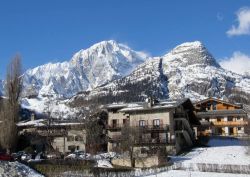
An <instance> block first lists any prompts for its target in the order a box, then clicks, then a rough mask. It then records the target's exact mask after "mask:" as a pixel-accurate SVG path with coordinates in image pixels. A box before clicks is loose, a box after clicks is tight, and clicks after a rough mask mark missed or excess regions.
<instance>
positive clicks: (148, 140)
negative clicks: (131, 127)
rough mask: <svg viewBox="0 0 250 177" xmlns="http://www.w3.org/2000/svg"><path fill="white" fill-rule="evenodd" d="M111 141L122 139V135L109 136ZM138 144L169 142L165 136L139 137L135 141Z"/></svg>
mask: <svg viewBox="0 0 250 177" xmlns="http://www.w3.org/2000/svg"><path fill="white" fill-rule="evenodd" d="M108 140H109V141H110V142H119V141H122V135H113V136H111V137H109V138H108ZM134 143H135V144H138V145H148V144H167V143H169V142H168V140H167V139H165V138H138V139H137V140H135V141H134Z"/></svg>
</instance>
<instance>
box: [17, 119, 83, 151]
mask: <svg viewBox="0 0 250 177" xmlns="http://www.w3.org/2000/svg"><path fill="white" fill-rule="evenodd" d="M17 126H18V130H19V135H24V136H28V137H30V139H31V143H32V144H33V146H36V148H41V146H42V148H41V150H44V148H45V146H47V147H46V149H47V148H50V147H48V144H47V142H48V140H49V141H50V142H51V143H50V145H51V146H52V149H53V150H55V151H56V152H60V153H62V154H65V153H69V152H74V151H76V150H79V151H85V145H86V132H85V128H84V124H83V123H81V122H54V121H53V122H52V123H50V124H48V120H45V119H38V120H34V119H32V120H31V121H26V122H25V121H23V122H19V123H18V124H17ZM50 145H49V146H50Z"/></svg>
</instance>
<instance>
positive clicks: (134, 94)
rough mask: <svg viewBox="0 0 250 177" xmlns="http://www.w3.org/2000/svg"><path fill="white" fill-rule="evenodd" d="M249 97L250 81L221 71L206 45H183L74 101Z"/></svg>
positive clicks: (194, 43)
mask: <svg viewBox="0 0 250 177" xmlns="http://www.w3.org/2000/svg"><path fill="white" fill-rule="evenodd" d="M235 88H237V89H239V90H242V91H245V92H247V93H250V79H249V78H248V77H245V76H241V75H238V74H235V73H232V72H230V71H227V70H225V69H223V68H221V67H220V65H219V64H218V63H217V62H216V60H215V59H214V58H213V56H212V55H211V54H210V53H209V52H208V50H207V49H206V48H205V47H204V45H203V44H202V43H201V42H199V41H195V42H189V43H183V44H181V45H179V46H177V47H175V48H174V49H173V50H172V51H170V52H169V53H167V54H166V55H164V56H162V57H155V58H153V59H149V60H147V61H145V62H144V63H142V64H141V65H139V66H138V67H137V68H136V69H135V70H134V71H133V72H132V73H131V74H130V75H128V76H126V77H124V78H122V79H118V80H115V81H113V82H110V83H108V84H106V85H104V86H101V87H98V88H96V89H94V90H92V91H91V92H89V93H85V94H83V95H77V96H75V97H74V98H73V99H72V102H74V101H75V100H77V101H79V100H81V98H85V99H86V100H91V99H95V100H98V101H99V102H102V103H107V102H122V101H126V102H130V101H142V100H143V98H145V96H146V95H150V96H155V97H157V98H162V99H165V98H170V99H180V98H184V97H187V98H190V99H191V100H193V101H196V100H200V99H204V98H206V97H219V98H223V97H224V96H229V95H230V92H228V91H229V90H231V89H235Z"/></svg>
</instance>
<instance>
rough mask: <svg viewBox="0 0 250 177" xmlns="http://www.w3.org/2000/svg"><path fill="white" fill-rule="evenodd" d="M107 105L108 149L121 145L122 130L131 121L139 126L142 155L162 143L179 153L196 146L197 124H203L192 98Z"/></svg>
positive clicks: (131, 123) (134, 125)
mask: <svg viewBox="0 0 250 177" xmlns="http://www.w3.org/2000/svg"><path fill="white" fill-rule="evenodd" d="M106 109H107V111H108V128H107V130H108V131H107V132H108V133H107V136H108V138H109V141H108V151H109V152H111V151H114V149H115V148H117V147H119V144H120V140H121V136H123V135H122V131H121V130H122V129H123V128H124V126H125V125H129V126H130V127H134V128H135V129H138V130H140V131H139V132H140V135H139V139H138V140H137V141H138V142H137V148H138V149H139V153H140V154H141V156H147V153H149V152H148V151H149V149H150V147H163V148H164V149H166V151H167V152H168V153H178V152H180V151H181V150H182V149H184V148H188V147H191V146H193V144H194V142H195V139H196V128H195V126H198V125H199V124H200V123H199V120H198V119H197V118H196V116H195V114H194V107H193V105H192V103H191V101H190V100H189V99H183V100H173V101H169V100H166V101H164V100H162V101H156V100H152V99H147V101H146V102H141V103H129V104H111V105H107V106H106ZM170 151H171V152H170ZM150 154H152V153H150ZM145 161H146V160H145ZM151 161H152V159H151ZM154 165H157V164H155V163H154ZM149 166H150V165H149Z"/></svg>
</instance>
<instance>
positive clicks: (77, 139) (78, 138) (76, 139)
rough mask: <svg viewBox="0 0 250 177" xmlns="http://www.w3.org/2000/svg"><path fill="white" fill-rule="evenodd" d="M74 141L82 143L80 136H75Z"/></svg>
mask: <svg viewBox="0 0 250 177" xmlns="http://www.w3.org/2000/svg"><path fill="white" fill-rule="evenodd" d="M75 141H83V137H81V136H75Z"/></svg>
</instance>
